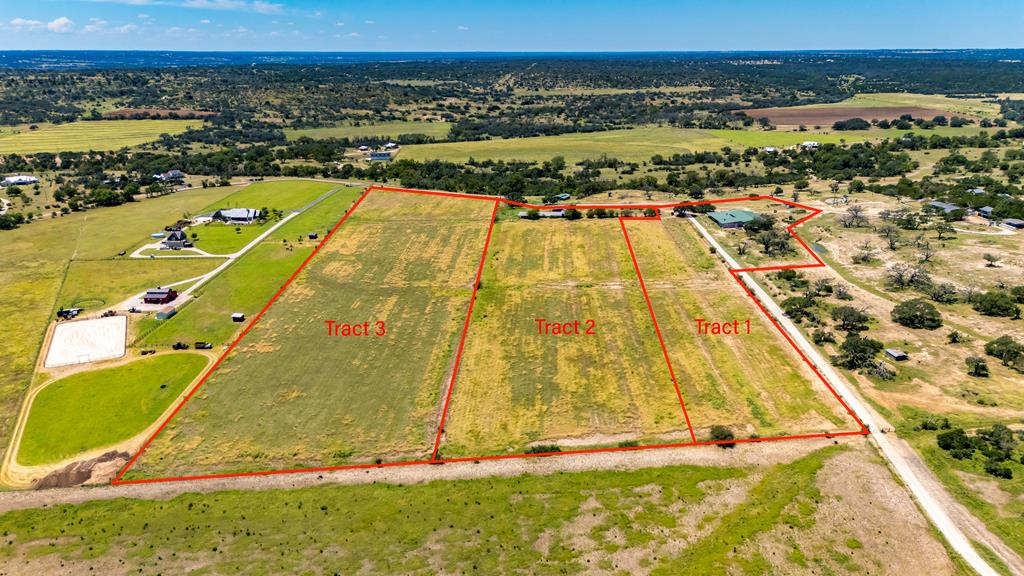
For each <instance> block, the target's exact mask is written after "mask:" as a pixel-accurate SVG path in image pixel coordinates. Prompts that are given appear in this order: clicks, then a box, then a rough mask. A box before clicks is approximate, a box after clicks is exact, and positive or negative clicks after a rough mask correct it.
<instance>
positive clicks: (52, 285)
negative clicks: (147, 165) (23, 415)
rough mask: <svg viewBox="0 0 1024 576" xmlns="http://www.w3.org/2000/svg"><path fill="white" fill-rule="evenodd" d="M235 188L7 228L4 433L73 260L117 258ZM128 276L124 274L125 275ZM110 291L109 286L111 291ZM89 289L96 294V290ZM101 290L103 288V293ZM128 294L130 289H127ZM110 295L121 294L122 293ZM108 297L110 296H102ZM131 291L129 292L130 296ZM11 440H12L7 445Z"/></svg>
mask: <svg viewBox="0 0 1024 576" xmlns="http://www.w3.org/2000/svg"><path fill="white" fill-rule="evenodd" d="M230 191H231V189H230V188H207V189H201V190H189V191H188V192H182V193H178V194H172V195H169V196H163V197H160V198H151V199H148V200H145V201H143V202H133V203H131V204H126V205H124V206H117V207H114V208H97V209H94V210H89V211H87V212H76V213H72V214H69V215H67V216H62V217H59V218H56V219H52V220H44V221H41V222H34V223H32V224H30V225H27V226H23V227H21V228H19V229H17V230H7V231H5V232H4V233H3V238H4V250H2V251H0V333H3V334H4V335H5V337H4V338H3V339H0V357H2V358H4V359H5V360H4V361H3V362H0V436H4V437H7V435H8V434H9V433H10V426H11V425H12V424H13V423H14V422H15V417H14V416H15V414H16V412H17V410H18V406H19V403H20V401H21V399H22V394H23V393H24V391H25V390H26V389H27V388H28V385H29V383H30V382H31V381H32V372H33V368H34V366H35V362H36V358H37V357H38V354H39V349H40V347H41V345H42V341H43V336H44V334H45V333H46V328H47V325H48V323H49V322H50V320H51V318H52V316H51V315H52V314H53V312H54V311H55V310H56V308H57V305H58V304H59V302H58V296H59V295H60V294H61V293H62V287H64V288H63V289H64V292H63V293H64V294H65V295H67V294H71V293H73V291H75V290H77V288H75V287H72V286H69V285H67V284H66V282H65V272H66V271H67V270H68V269H69V266H71V263H72V261H74V262H80V261H83V260H97V259H103V258H111V257H113V256H115V255H116V254H117V252H118V251H120V250H126V249H129V248H131V247H132V245H133V244H135V243H137V242H138V239H139V237H140V236H143V235H145V234H147V233H148V232H149V231H151V230H152V227H153V222H154V221H157V222H162V221H163V219H165V218H168V217H173V216H174V215H178V214H181V213H182V212H194V211H195V210H197V209H198V208H200V207H202V206H205V205H207V204H209V203H210V202H213V201H215V200H216V199H217V198H220V197H223V196H226V195H227V194H228V193H229V192H230ZM137 271H138V268H137V267H132V266H128V267H126V268H124V269H123V272H121V271H118V270H116V269H114V268H113V267H112V268H111V269H110V270H109V271H108V272H106V273H105V274H107V275H108V276H107V277H106V278H105V279H104V284H101V286H102V285H105V283H106V282H107V280H109V281H110V283H111V285H117V284H121V283H122V282H124V283H125V284H128V282H129V280H128V279H127V278H130V277H132V276H133V275H135V274H136V273H137ZM122 273H123V274H124V276H120V274H122ZM105 290H106V289H104V291H105ZM85 292H87V293H92V290H91V289H86V290H85ZM97 293H98V292H97ZM122 293H123V292H122ZM106 294H107V296H105V297H111V298H114V297H116V296H115V295H116V291H112V292H106ZM101 296H102V294H101ZM127 296H130V294H127V295H126V296H125V297H127ZM4 446H6V444H5V445H4Z"/></svg>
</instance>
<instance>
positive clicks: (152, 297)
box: [142, 288, 178, 304]
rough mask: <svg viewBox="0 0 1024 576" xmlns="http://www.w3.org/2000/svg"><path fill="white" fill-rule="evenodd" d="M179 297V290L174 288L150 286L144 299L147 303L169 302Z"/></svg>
mask: <svg viewBox="0 0 1024 576" xmlns="http://www.w3.org/2000/svg"><path fill="white" fill-rule="evenodd" d="M177 297H178V292H177V291H176V290H175V289H174V288H150V289H149V290H146V295H145V296H143V297H142V301H143V302H145V303H146V304H167V303H168V302H171V301H172V300H174V299H175V298H177Z"/></svg>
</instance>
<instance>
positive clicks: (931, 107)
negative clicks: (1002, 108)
mask: <svg viewBox="0 0 1024 576" xmlns="http://www.w3.org/2000/svg"><path fill="white" fill-rule="evenodd" d="M744 112H746V113H747V115H749V116H751V117H753V118H760V117H765V118H768V119H770V120H771V121H772V124H776V125H783V126H795V125H798V124H805V125H809V126H810V125H821V126H831V125H832V123H833V122H836V121H839V120H847V119H850V118H863V119H865V120H872V119H877V120H882V119H886V120H892V119H895V118H899V117H900V116H901V115H903V114H910V115H912V116H914V117H915V118H926V119H929V120H930V119H931V118H932V117H934V116H938V115H940V114H943V115H945V116H947V117H950V116H968V117H973V118H984V117H994V116H997V115H998V114H999V105H998V104H995V103H992V102H984V101H982V100H981V99H977V98H949V97H947V96H943V95H938V94H900V93H880V94H856V95H854V96H853V97H851V98H848V99H846V100H843V101H842V102H832V103H828V104H808V105H805V106H787V107H784V108H752V109H748V110H744Z"/></svg>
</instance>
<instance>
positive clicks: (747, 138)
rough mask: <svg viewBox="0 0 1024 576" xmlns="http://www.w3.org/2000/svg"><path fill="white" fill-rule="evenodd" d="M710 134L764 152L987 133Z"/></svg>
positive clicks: (972, 129)
mask: <svg viewBox="0 0 1024 576" xmlns="http://www.w3.org/2000/svg"><path fill="white" fill-rule="evenodd" d="M707 132H708V133H709V134H711V135H713V136H715V137H717V138H721V139H723V140H727V141H729V142H730V143H731V144H732V145H736V144H739V145H742V146H749V147H755V148H760V147H762V146H776V147H785V146H793V145H795V144H800V143H801V142H806V141H808V140H813V141H815V142H820V143H822V144H841V143H844V142H845V143H853V142H864V141H867V140H882V139H884V138H889V139H893V140H894V139H897V138H901V137H903V136H904V135H906V134H915V135H918V136H924V137H926V138H927V137H928V136H932V135H938V136H974V135H977V134H978V133H979V132H985V130H983V129H981V128H977V127H964V128H950V127H949V126H936V127H935V128H933V129H931V130H922V129H920V128H915V129H913V130H893V129H888V130H880V129H877V128H872V129H871V130H846V131H838V132H837V131H807V132H788V131H783V130H769V131H764V130H708V131H707Z"/></svg>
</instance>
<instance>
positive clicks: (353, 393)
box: [130, 192, 491, 476]
mask: <svg viewBox="0 0 1024 576" xmlns="http://www.w3.org/2000/svg"><path fill="white" fill-rule="evenodd" d="M490 210H491V204H490V203H488V202H477V201H472V200H459V199H438V198H433V197H425V196H414V195H407V194H396V193H388V192H375V193H371V194H370V195H369V196H368V197H367V199H366V200H365V201H364V203H363V204H362V205H360V208H359V209H358V210H356V212H354V213H353V216H352V217H350V218H349V220H348V221H347V222H346V224H345V225H344V226H343V227H342V228H341V229H339V232H338V235H337V236H335V237H334V238H333V239H332V241H331V242H329V243H328V244H326V245H325V246H324V248H323V250H322V251H321V253H320V254H319V255H318V257H317V258H315V259H314V260H312V261H311V262H310V265H309V266H308V267H307V268H306V269H305V270H304V271H303V272H302V273H301V274H300V275H299V276H298V277H297V278H296V280H295V283H294V284H293V285H292V286H291V287H290V288H289V289H288V290H287V291H286V292H285V293H284V294H283V295H282V296H281V298H280V299H279V300H278V302H277V303H276V304H275V305H274V306H273V307H271V308H270V309H269V311H268V312H267V314H266V315H265V316H264V317H263V318H262V319H261V320H260V322H259V324H257V325H256V326H255V327H254V328H253V330H252V331H251V332H250V333H249V334H248V336H247V337H246V339H245V340H244V341H243V342H242V343H241V344H240V346H239V348H237V349H236V352H235V353H233V354H232V355H231V356H229V357H228V358H227V359H226V360H225V362H224V363H223V364H222V365H221V367H220V368H219V369H218V370H217V371H216V372H215V373H214V374H213V376H212V377H211V379H210V380H209V382H208V384H207V385H205V387H204V388H203V389H201V390H200V392H199V393H198V394H197V396H196V397H195V398H194V399H193V400H192V401H191V402H190V403H189V404H188V405H186V407H185V408H184V409H183V410H182V412H181V413H180V414H179V415H178V416H177V417H176V419H175V420H174V421H172V422H171V424H170V425H169V427H168V428H167V430H166V432H165V433H164V434H162V435H161V436H160V437H158V438H157V439H156V441H155V442H154V443H153V444H152V445H151V446H150V448H149V450H148V451H147V452H146V453H145V454H144V455H143V456H142V458H141V459H140V460H139V463H138V465H137V466H136V467H135V468H133V469H132V470H131V471H130V474H131V475H132V476H152V475H157V474H159V475H166V474H183V473H184V474H197V473H205V472H213V471H224V470H239V469H267V468H285V467H287V468H292V467H303V466H317V465H319V466H323V465H332V464H343V463H346V462H350V461H351V462H369V461H372V460H373V459H375V458H390V457H395V458H401V457H424V456H429V451H430V448H431V447H432V440H433V433H434V432H435V431H436V428H435V426H436V424H435V423H434V414H435V411H436V409H437V401H438V398H439V394H440V392H441V389H442V383H443V381H444V373H445V371H446V369H447V367H448V365H449V361H450V358H451V352H452V346H453V343H454V341H455V339H456V337H457V335H458V329H459V328H461V325H462V318H463V315H464V314H465V309H466V306H468V304H469V296H470V293H471V289H472V280H473V277H474V274H475V271H476V265H477V262H478V261H479V255H480V252H481V250H482V248H483V239H484V235H485V233H486V231H487V222H488V217H489V215H490ZM260 248H261V249H265V250H278V251H280V250H284V248H283V246H282V245H281V244H277V243H270V244H267V245H264V246H261V247H260ZM297 251H298V250H297ZM243 260H244V259H243ZM255 263H256V266H258V268H257V269H256V270H257V271H258V272H259V273H260V274H265V269H266V266H267V264H266V258H260V259H258V260H256V261H255ZM242 265H243V263H242V262H240V263H238V264H236V265H235V267H233V268H231V269H229V270H228V271H227V272H226V273H225V275H227V274H231V273H232V272H238V273H240V274H242V273H243V271H242V269H241V268H239V267H241V266H242ZM236 268H237V270H236ZM239 278H242V276H239ZM246 285H248V282H242V281H240V282H239V283H237V284H235V285H234V286H246ZM207 289H208V290H211V289H214V286H213V285H211V286H210V287H209V288H207ZM216 289H218V290H222V289H231V290H236V289H237V288H236V287H232V286H228V285H226V284H224V283H222V284H218V285H217V286H216ZM204 299H205V295H204V296H200V299H199V301H198V302H197V303H195V304H192V305H190V306H188V307H186V309H185V310H184V311H183V312H182V313H181V314H180V315H179V317H183V318H184V321H183V323H182V324H180V325H179V329H180V326H188V325H191V324H194V323H195V322H196V316H195V313H194V310H201V309H200V308H199V307H200V306H203V307H205V306H208V304H206V303H204ZM226 312H227V311H225V313H223V314H221V315H220V317H222V318H223V322H227V323H228V324H230V320H229V319H228V318H227V313H226ZM186 314H192V316H191V317H186V316H185V315H186ZM176 319H177V318H175V319H172V320H171V321H168V323H167V324H165V327H164V328H162V329H160V330H157V331H156V332H154V333H153V337H154V338H155V337H157V336H158V337H159V338H160V339H161V342H163V341H167V340H170V339H169V338H168V336H169V335H170V334H172V332H170V331H172V330H174V326H175V324H174V322H175V320H176ZM326 320H334V321H336V322H339V323H363V322H369V323H370V330H371V331H376V329H377V327H376V324H375V323H376V322H378V321H380V322H383V323H384V327H385V328H384V330H385V333H384V334H383V335H382V336H364V337H347V338H346V337H331V336H328V335H327V334H326V328H325V324H324V323H325V321H326ZM239 398H245V402H244V403H239Z"/></svg>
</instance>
